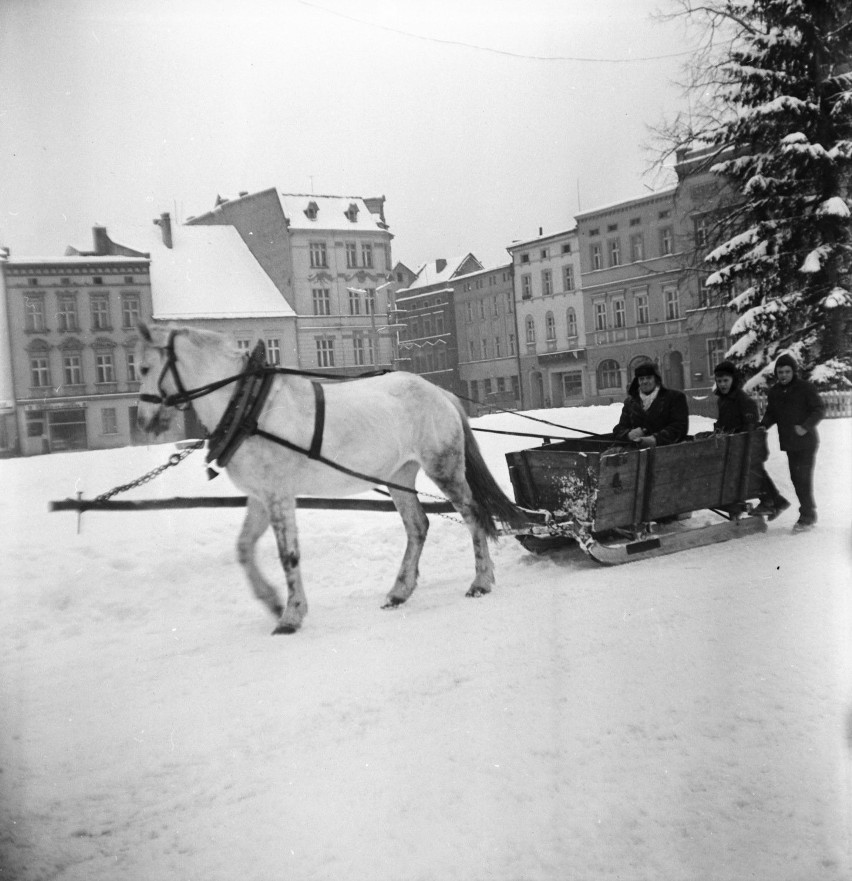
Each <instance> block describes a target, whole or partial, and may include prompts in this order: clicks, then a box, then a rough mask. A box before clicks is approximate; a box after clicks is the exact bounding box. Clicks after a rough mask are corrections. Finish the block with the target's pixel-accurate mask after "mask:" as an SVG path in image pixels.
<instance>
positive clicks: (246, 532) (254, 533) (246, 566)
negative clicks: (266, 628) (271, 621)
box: [237, 496, 284, 618]
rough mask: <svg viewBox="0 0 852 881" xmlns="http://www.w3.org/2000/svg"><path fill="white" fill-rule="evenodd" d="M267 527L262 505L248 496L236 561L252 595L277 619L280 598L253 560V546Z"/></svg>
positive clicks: (266, 518) (280, 611)
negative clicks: (243, 572) (242, 571)
mask: <svg viewBox="0 0 852 881" xmlns="http://www.w3.org/2000/svg"><path fill="white" fill-rule="evenodd" d="M267 526H269V518H268V517H267V516H266V511H265V509H264V507H263V505H262V504H261V502H259V501H258V500H257V499H253V498H252V497H251V496H249V499H248V506H247V509H246V519H245V520H244V521H243V528H242V529H241V530H240V537H239V538H238V539H237V559H238V560H239V561H240V565H241V566H242V567H243V570H244V571H245V573H246V576H247V577H248V580H249V584H251V588H252V590H253V591H254V595H255V596H256V597H257V598H258V599H259V600H260V601H261V602H262V603H263V604H264V605H265V606H266V607H267V608H268V609H269V611H270V612H272V614H273V615H275V617H276V618H278V617H279V616H280V615H281V613H282V612H283V611H284V606H283V604H282V603H281V597H280V596H278V591H277V590H276V589H275V587H274V586H273V585H271V584H270V583H269V582H268V581H267V580H266V579H265V578H264V577H263V573H262V572H261V571H260V569H258V567H257V563H256V562H255V559H254V549H255V546H256V545H257V541H258V539H259V538H260V537H261V535H263V533H264V532H265V531H266V527H267Z"/></svg>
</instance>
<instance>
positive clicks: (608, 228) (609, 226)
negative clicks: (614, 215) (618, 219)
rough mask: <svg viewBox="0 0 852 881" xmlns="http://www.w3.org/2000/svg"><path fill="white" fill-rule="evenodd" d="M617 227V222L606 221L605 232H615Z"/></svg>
mask: <svg viewBox="0 0 852 881" xmlns="http://www.w3.org/2000/svg"><path fill="white" fill-rule="evenodd" d="M617 229H618V224H617V223H608V224H607V225H606V231H607V232H615V231H616V230H617Z"/></svg>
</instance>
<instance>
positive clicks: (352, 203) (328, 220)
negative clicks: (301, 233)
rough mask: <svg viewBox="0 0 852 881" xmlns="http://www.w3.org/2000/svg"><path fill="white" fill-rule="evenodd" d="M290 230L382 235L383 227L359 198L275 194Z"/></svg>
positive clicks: (380, 221) (376, 215)
mask: <svg viewBox="0 0 852 881" xmlns="http://www.w3.org/2000/svg"><path fill="white" fill-rule="evenodd" d="M278 198H279V200H280V201H281V208H282V210H283V211H284V216H285V217H286V218H287V219H288V220H289V221H290V229H302V230H306V229H321V230H337V231H340V232H384V231H385V230H386V229H387V226H386V224H384V223H383V222H382V218H381V217H380V216H379V215H378V214H372V213H371V212H370V209H369V208H368V207H367V203H366V202H365V201H364V199H363V198H362V197H361V196H316V195H313V194H305V193H279V194H278Z"/></svg>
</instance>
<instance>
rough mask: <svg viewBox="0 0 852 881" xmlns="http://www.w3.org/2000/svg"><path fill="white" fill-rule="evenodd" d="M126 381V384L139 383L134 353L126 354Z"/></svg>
mask: <svg viewBox="0 0 852 881" xmlns="http://www.w3.org/2000/svg"><path fill="white" fill-rule="evenodd" d="M126 364H127V381H128V382H139V371H138V370H137V369H136V353H135V352H128V353H127V360H126Z"/></svg>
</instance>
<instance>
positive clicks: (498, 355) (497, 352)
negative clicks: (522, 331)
mask: <svg viewBox="0 0 852 881" xmlns="http://www.w3.org/2000/svg"><path fill="white" fill-rule="evenodd" d="M500 349H501V346H500V337H498V336H496V337H494V357H495V358H502V357H503V356H502V354H501V351H500Z"/></svg>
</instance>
